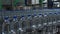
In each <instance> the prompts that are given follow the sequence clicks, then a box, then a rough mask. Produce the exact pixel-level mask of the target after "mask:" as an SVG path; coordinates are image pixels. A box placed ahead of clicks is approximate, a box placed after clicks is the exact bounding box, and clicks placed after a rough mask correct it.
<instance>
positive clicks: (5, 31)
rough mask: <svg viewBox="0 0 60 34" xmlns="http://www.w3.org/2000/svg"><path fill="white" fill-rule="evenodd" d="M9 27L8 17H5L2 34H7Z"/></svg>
mask: <svg viewBox="0 0 60 34" xmlns="http://www.w3.org/2000/svg"><path fill="white" fill-rule="evenodd" d="M6 25H7V26H6ZM9 25H10V21H9V17H8V16H6V17H4V23H3V25H2V34H9Z"/></svg>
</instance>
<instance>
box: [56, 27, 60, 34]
mask: <svg viewBox="0 0 60 34" xmlns="http://www.w3.org/2000/svg"><path fill="white" fill-rule="evenodd" d="M57 28H58V32H57V33H56V34H60V26H57Z"/></svg>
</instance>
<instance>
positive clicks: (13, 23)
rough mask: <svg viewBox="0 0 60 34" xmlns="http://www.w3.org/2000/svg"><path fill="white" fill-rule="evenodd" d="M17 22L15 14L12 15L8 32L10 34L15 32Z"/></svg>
mask: <svg viewBox="0 0 60 34" xmlns="http://www.w3.org/2000/svg"><path fill="white" fill-rule="evenodd" d="M17 23H18V19H17V16H16V15H15V16H13V18H12V21H11V23H10V33H11V34H16V33H17V27H18V26H17Z"/></svg>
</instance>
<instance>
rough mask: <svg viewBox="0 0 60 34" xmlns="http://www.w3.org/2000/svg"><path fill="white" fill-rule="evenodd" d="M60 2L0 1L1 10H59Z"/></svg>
mask: <svg viewBox="0 0 60 34" xmlns="http://www.w3.org/2000/svg"><path fill="white" fill-rule="evenodd" d="M59 7H60V0H0V10H20V9H24V8H25V9H26V8H32V9H33V8H39V9H42V8H59Z"/></svg>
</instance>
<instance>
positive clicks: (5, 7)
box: [2, 5, 13, 11]
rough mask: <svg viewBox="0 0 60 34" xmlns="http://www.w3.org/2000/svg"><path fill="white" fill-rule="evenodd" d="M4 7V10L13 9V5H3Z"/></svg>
mask: <svg viewBox="0 0 60 34" xmlns="http://www.w3.org/2000/svg"><path fill="white" fill-rule="evenodd" d="M2 7H3V9H4V10H8V11H10V10H12V9H13V8H12V5H2Z"/></svg>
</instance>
